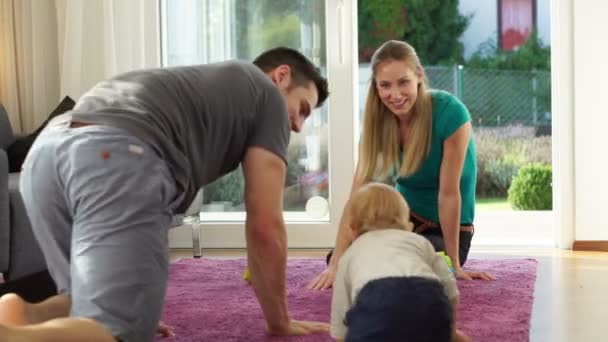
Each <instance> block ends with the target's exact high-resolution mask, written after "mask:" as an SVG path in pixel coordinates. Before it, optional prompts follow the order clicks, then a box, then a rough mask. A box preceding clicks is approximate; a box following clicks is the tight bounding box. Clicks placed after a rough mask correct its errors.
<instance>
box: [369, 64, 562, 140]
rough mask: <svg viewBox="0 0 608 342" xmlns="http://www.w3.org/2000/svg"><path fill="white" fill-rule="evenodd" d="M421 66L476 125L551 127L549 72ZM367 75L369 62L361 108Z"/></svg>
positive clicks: (433, 86) (438, 87)
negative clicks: (466, 112)
mask: <svg viewBox="0 0 608 342" xmlns="http://www.w3.org/2000/svg"><path fill="white" fill-rule="evenodd" d="M424 68H425V71H426V74H427V77H428V79H429V83H430V87H431V88H433V89H442V90H446V91H448V92H450V93H452V94H454V95H456V96H457V97H458V98H459V99H460V100H461V101H462V102H463V103H464V104H465V105H466V106H467V108H468V109H469V111H470V112H471V118H472V123H473V125H474V126H476V127H510V126H526V127H537V128H538V127H550V126H551V74H550V72H549V71H536V70H532V71H514V70H488V69H473V68H465V67H463V66H461V65H455V66H425V67H424ZM370 78H371V70H370V66H369V64H361V65H360V66H359V99H360V109H361V111H362V110H363V105H364V100H365V96H366V95H367V88H368V85H369V80H370Z"/></svg>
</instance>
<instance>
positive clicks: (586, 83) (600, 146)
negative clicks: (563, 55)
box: [570, 0, 608, 240]
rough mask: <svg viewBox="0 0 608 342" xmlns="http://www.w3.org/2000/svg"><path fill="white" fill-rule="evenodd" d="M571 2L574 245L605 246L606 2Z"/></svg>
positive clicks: (607, 129)
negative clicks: (580, 242)
mask: <svg viewBox="0 0 608 342" xmlns="http://www.w3.org/2000/svg"><path fill="white" fill-rule="evenodd" d="M570 1H572V8H573V56H574V58H573V63H574V73H573V74H574V77H573V79H574V84H573V90H572V92H573V95H574V120H573V121H574V160H575V164H574V165H575V167H574V173H575V177H574V178H575V215H576V216H575V227H576V230H575V239H576V240H608V221H607V220H606V219H605V216H604V215H606V211H607V209H606V204H605V203H606V196H607V194H608V176H607V170H608V158H606V154H607V153H606V150H607V149H606V146H608V142H606V138H605V137H606V136H607V134H608V109H607V108H606V106H605V105H604V101H603V99H604V97H605V96H606V90H605V88H606V87H605V82H606V80H607V79H608V68H607V67H606V56H608V45H607V44H606V41H607V40H606V34H605V32H606V31H608V21H607V20H606V13H608V2H607V1H606V0H585V1H580V0H579V1H574V0H570Z"/></svg>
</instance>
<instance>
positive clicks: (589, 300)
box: [171, 250, 608, 342]
mask: <svg viewBox="0 0 608 342" xmlns="http://www.w3.org/2000/svg"><path fill="white" fill-rule="evenodd" d="M244 255H245V253H244V251H243V250H205V251H203V256H204V257H243V256H244ZM191 256H192V252H191V251H189V250H173V251H171V259H172V260H175V259H178V258H183V257H191ZM289 256H290V257H300V258H306V257H311V258H319V257H325V251H302V250H293V251H290V252H289ZM471 257H472V258H510V257H534V258H536V259H537V260H538V262H539V263H538V274H537V281H536V288H535V292H534V298H535V299H534V306H533V309H532V322H531V327H530V329H531V331H530V341H534V342H562V341H568V342H587V341H589V342H595V341H606V340H608V337H606V336H607V335H608V334H607V333H606V331H607V330H606V327H605V326H604V324H608V323H606V321H605V319H606V318H608V253H595V252H572V251H566V250H474V251H473V252H472V255H471ZM505 342H508V341H505Z"/></svg>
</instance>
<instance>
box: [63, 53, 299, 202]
mask: <svg viewBox="0 0 608 342" xmlns="http://www.w3.org/2000/svg"><path fill="white" fill-rule="evenodd" d="M72 120H73V121H76V122H83V123H95V124H103V125H108V126H112V127H118V128H123V129H125V130H127V131H129V132H130V133H131V134H133V135H134V136H136V137H138V138H139V139H141V140H142V141H144V142H146V143H148V144H149V145H150V146H151V147H152V148H154V149H155V151H156V153H158V154H159V155H160V157H161V158H163V159H164V160H166V161H167V164H168V165H169V168H170V169H171V171H172V173H173V175H174V176H175V179H176V184H177V186H178V187H179V188H180V190H182V191H184V192H185V198H184V202H183V203H182V204H181V205H180V208H178V210H179V211H184V210H185V209H186V208H187V207H188V206H189V205H190V202H191V201H192V200H193V199H194V195H195V194H196V191H197V190H198V189H199V188H200V187H202V186H204V185H206V184H209V183H210V182H212V181H214V180H216V179H217V178H219V177H221V176H222V175H224V174H226V173H228V172H230V171H232V170H234V169H235V168H237V167H238V165H239V163H240V162H241V161H242V159H243V157H244V154H245V152H246V151H247V149H248V148H249V147H252V146H259V147H262V148H264V149H267V150H269V151H270V152H272V153H275V154H276V155H278V156H279V157H281V158H282V159H283V160H286V153H287V145H288V144H289V136H290V125H289V117H288V113H287V108H286V105H285V100H284V98H283V97H282V96H281V94H280V92H279V90H278V88H277V87H276V86H275V85H274V84H273V83H272V81H271V80H270V79H269V78H268V77H267V76H266V75H265V74H264V73H263V72H262V71H261V70H260V69H259V68H258V67H257V66H255V65H254V64H251V63H247V62H243V61H231V62H223V63H216V64H206V65H197V66H185V67H171V68H159V69H149V70H140V71H133V72H129V73H125V74H121V75H118V76H116V77H114V78H112V79H110V80H108V81H104V82H101V83H99V84H98V85H96V86H95V87H94V88H93V89H91V90H90V91H89V92H87V93H86V94H84V95H83V96H82V98H81V99H80V100H79V101H78V103H77V104H76V106H75V108H74V110H73V112H72Z"/></svg>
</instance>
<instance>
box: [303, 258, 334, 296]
mask: <svg viewBox="0 0 608 342" xmlns="http://www.w3.org/2000/svg"><path fill="white" fill-rule="evenodd" d="M335 279H336V268H335V267H334V266H332V265H331V264H330V265H329V266H327V268H326V269H325V270H324V271H323V272H321V274H319V275H318V276H316V277H315V278H314V279H313V280H311V281H310V283H308V286H307V288H308V289H310V290H325V289H329V288H331V287H332V285H333V284H334V280H335Z"/></svg>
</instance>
